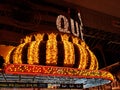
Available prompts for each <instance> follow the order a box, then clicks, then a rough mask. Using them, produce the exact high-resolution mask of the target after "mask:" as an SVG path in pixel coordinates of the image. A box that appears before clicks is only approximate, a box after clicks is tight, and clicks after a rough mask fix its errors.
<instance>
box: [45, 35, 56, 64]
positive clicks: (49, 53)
mask: <svg viewBox="0 0 120 90" xmlns="http://www.w3.org/2000/svg"><path fill="white" fill-rule="evenodd" d="M48 38H49V39H48V41H47V44H46V64H47V65H57V58H58V57H57V54H58V51H57V41H56V35H55V34H53V33H52V34H50V35H49V37H48Z"/></svg>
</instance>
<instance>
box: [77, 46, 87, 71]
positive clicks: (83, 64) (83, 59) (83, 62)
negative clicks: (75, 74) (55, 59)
mask: <svg viewBox="0 0 120 90" xmlns="http://www.w3.org/2000/svg"><path fill="white" fill-rule="evenodd" d="M77 45H78V47H79V50H80V63H79V66H78V68H80V69H85V67H86V63H87V61H86V60H87V58H86V57H87V55H86V51H85V48H84V47H82V46H81V45H80V44H77Z"/></svg>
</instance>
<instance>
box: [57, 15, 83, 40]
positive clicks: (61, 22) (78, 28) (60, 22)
mask: <svg viewBox="0 0 120 90" xmlns="http://www.w3.org/2000/svg"><path fill="white" fill-rule="evenodd" d="M78 18H79V21H80V23H81V24H79V23H78V22H76V21H74V20H73V19H72V18H70V20H68V19H67V18H66V17H65V16H64V15H59V16H58V17H57V20H56V26H57V29H58V30H59V31H60V32H64V33H72V34H73V35H74V36H77V37H81V39H82V40H83V33H82V30H83V24H82V20H81V16H80V13H78ZM69 21H70V22H69ZM69 27H71V30H70V29H69Z"/></svg>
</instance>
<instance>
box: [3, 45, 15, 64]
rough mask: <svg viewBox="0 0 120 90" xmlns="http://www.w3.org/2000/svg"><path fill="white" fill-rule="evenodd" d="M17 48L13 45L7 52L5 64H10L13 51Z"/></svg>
mask: <svg viewBox="0 0 120 90" xmlns="http://www.w3.org/2000/svg"><path fill="white" fill-rule="evenodd" d="M14 49H15V47H13V48H12V49H11V50H10V51H9V52H8V54H7V56H6V58H5V64H10V55H11V53H12V51H13V50H14Z"/></svg>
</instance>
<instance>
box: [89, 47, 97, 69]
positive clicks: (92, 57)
mask: <svg viewBox="0 0 120 90" xmlns="http://www.w3.org/2000/svg"><path fill="white" fill-rule="evenodd" d="M87 50H88V51H89V53H90V57H91V64H90V68H89V69H90V70H93V69H94V66H95V64H97V63H95V58H94V54H93V53H92V52H91V51H90V50H89V48H87Z"/></svg>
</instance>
